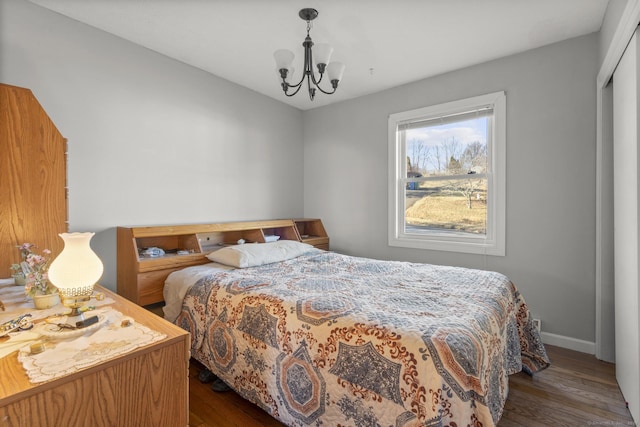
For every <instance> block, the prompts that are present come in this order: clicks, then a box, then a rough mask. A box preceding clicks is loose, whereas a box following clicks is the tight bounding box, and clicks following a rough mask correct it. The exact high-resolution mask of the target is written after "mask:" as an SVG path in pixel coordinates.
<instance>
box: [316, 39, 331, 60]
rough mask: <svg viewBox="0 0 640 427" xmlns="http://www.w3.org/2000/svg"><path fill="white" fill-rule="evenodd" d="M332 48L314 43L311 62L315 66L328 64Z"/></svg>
mask: <svg viewBox="0 0 640 427" xmlns="http://www.w3.org/2000/svg"><path fill="white" fill-rule="evenodd" d="M332 53H333V48H332V47H331V46H330V45H328V44H327V43H316V44H314V45H313V61H314V62H315V63H316V64H325V65H326V64H328V63H329V61H330V60H331V54H332Z"/></svg>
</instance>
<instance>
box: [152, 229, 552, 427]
mask: <svg viewBox="0 0 640 427" xmlns="http://www.w3.org/2000/svg"><path fill="white" fill-rule="evenodd" d="M208 257H209V258H210V260H212V263H210V264H204V265H199V266H193V267H188V268H185V269H182V270H179V271H176V272H173V273H171V274H170V275H169V277H168V278H167V280H166V282H165V288H164V297H165V301H166V306H165V308H164V309H165V317H166V318H167V319H168V320H171V321H173V322H174V323H176V324H177V325H179V326H181V327H182V328H184V329H186V330H188V331H189V332H190V333H191V337H192V343H191V354H192V357H194V358H195V359H196V360H198V361H199V362H201V363H202V364H203V365H204V366H206V367H207V368H208V369H210V370H211V371H212V372H213V373H214V374H215V375H216V376H218V377H219V378H220V379H222V380H223V381H224V382H225V383H227V384H228V385H229V386H230V387H231V388H233V389H234V390H235V391H236V392H237V393H238V394H240V395H241V396H243V397H244V398H245V399H248V400H249V401H251V402H253V403H254V404H256V405H258V406H259V407H261V408H263V409H264V410H265V411H266V412H268V413H269V414H270V415H271V416H273V417H275V418H276V419H278V420H280V421H282V422H283V423H285V424H287V425H291V426H306V425H314V426H316V425H324V426H338V425H342V426H348V425H353V426H376V425H379V426H414V425H420V426H466V425H473V426H480V425H482V426H492V425H495V424H497V423H498V420H499V419H500V416H501V415H502V411H503V407H504V403H505V401H506V398H507V394H508V386H509V384H508V376H509V375H511V374H514V373H517V372H520V371H522V370H524V371H525V372H527V373H529V374H533V373H535V372H537V371H540V370H542V369H544V368H546V367H547V366H548V365H549V360H548V358H547V355H546V353H545V350H544V346H543V345H542V342H541V339H540V336H539V333H538V331H537V330H536V328H535V327H534V326H533V324H532V319H531V318H530V315H529V311H528V308H527V306H526V304H525V301H524V299H523V298H522V296H521V295H520V293H519V292H518V290H517V289H516V287H515V286H514V284H513V283H511V281H510V280H509V279H508V278H507V277H505V276H504V275H502V274H499V273H496V272H489V271H481V270H472V269H465V268H459V267H445V266H435V265H429V264H418V263H409V262H397V261H379V260H373V259H366V258H358V257H352V256H346V255H341V254H337V253H333V252H327V251H322V250H319V249H316V248H313V247H312V246H309V245H306V244H304V243H300V242H295V241H280V242H274V243H263V244H250V245H238V246H232V247H226V248H224V249H221V250H219V251H216V252H213V253H211V254H210V255H209V256H208Z"/></svg>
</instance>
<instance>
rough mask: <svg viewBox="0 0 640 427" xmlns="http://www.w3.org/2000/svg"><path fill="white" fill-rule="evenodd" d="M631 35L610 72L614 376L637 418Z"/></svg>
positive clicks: (639, 84) (638, 83) (639, 330)
mask: <svg viewBox="0 0 640 427" xmlns="http://www.w3.org/2000/svg"><path fill="white" fill-rule="evenodd" d="M637 38H638V32H637V31H636V33H635V34H634V36H633V38H632V40H631V42H630V43H629V46H628V47H627V49H626V51H625V53H624V55H623V57H622V59H621V61H620V64H619V65H618V67H617V68H616V71H615V73H614V75H613V139H614V143H613V145H614V148H613V151H614V152H613V170H614V172H613V180H614V196H613V197H614V203H613V204H614V239H615V262H614V263H615V322H616V378H617V380H618V383H619V384H620V389H621V390H622V394H623V395H624V397H625V399H626V400H627V401H628V402H629V410H630V411H631V415H632V416H633V418H634V420H635V421H636V423H638V422H640V317H639V315H638V306H639V303H640V295H639V292H638V278H639V269H638V265H639V264H640V263H639V260H640V259H639V254H640V251H639V240H638V239H639V226H638V225H639V224H638V203H639V202H640V199H639V196H638V194H639V190H640V180H639V178H640V175H639V174H638V163H639V159H638V153H639V150H638V142H639V139H638V136H639V132H638V130H639V129H638V126H639V124H640V121H639V119H638V115H639V114H640V109H639V102H640V51H639V49H640V44H639V43H638V40H637Z"/></svg>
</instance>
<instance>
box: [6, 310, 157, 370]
mask: <svg viewBox="0 0 640 427" xmlns="http://www.w3.org/2000/svg"><path fill="white" fill-rule="evenodd" d="M99 311H100V312H101V313H100V315H101V316H104V317H105V319H104V321H101V322H100V323H101V327H100V328H97V330H90V331H87V333H85V334H84V335H81V336H76V337H72V338H66V339H54V338H52V337H50V336H46V337H45V336H43V337H42V339H41V342H42V343H43V344H44V351H43V352H41V353H38V354H32V353H31V347H30V346H29V345H27V346H24V347H22V348H21V349H20V350H19V352H18V361H19V362H21V363H22V366H23V367H24V369H25V371H26V372H27V375H28V376H29V380H30V381H31V382H32V383H40V382H44V381H50V380H53V379H56V378H59V377H62V376H65V375H69V374H72V373H74V372H77V371H79V370H81V369H85V368H88V367H90V366H94V365H97V364H99V363H101V362H104V361H106V360H109V359H113V358H114V357H116V356H118V355H121V354H124V353H128V352H130V351H132V350H135V349H136V348H139V347H143V346H146V345H149V344H151V343H154V342H156V341H159V340H161V339H163V338H165V337H166V335H165V334H162V333H159V332H156V331H153V330H151V329H149V328H148V327H146V326H144V325H141V324H138V323H136V322H135V321H133V320H132V319H131V318H129V317H125V316H123V314H122V313H120V312H119V311H116V310H114V309H112V308H110V307H108V308H105V309H102V310H99ZM94 313H95V312H94ZM92 314H93V313H92ZM123 320H128V324H129V325H128V326H123ZM125 323H127V322H125ZM46 326H47V325H46V324H39V325H38V326H36V327H35V328H34V329H33V330H32V332H34V333H40V332H41V331H40V329H41V328H44V327H46Z"/></svg>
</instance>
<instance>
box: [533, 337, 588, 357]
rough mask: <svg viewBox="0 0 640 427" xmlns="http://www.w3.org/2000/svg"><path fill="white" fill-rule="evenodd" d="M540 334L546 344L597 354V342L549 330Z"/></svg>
mask: <svg viewBox="0 0 640 427" xmlns="http://www.w3.org/2000/svg"><path fill="white" fill-rule="evenodd" d="M540 336H541V337H542V342H543V343H544V344H549V345H555V346H558V347H562V348H568V349H569V350H575V351H580V352H582V353H587V354H596V343H595V342H591V341H584V340H579V339H577V338H571V337H565V336H564V335H556V334H551V333H549V332H541V333H540Z"/></svg>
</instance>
